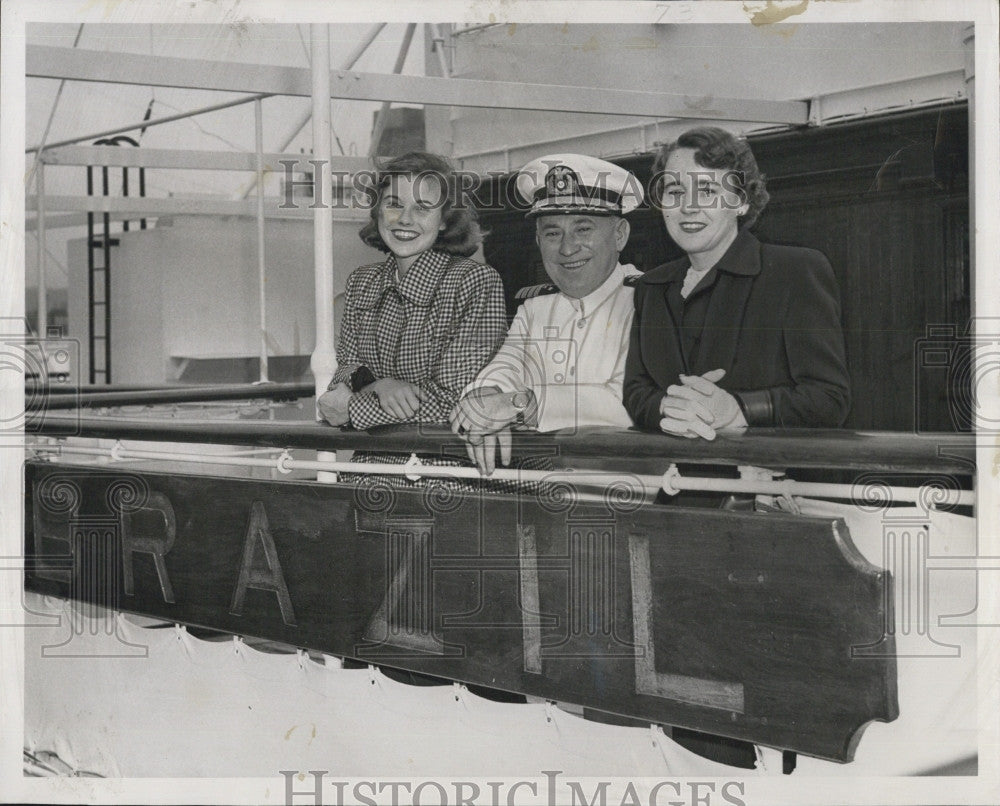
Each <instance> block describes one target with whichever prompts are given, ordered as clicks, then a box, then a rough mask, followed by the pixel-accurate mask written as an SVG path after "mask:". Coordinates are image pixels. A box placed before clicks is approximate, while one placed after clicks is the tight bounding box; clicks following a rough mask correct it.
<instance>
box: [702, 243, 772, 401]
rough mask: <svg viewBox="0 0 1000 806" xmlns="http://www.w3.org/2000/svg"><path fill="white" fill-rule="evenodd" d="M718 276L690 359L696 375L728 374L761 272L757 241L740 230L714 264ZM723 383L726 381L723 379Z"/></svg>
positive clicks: (723, 384)
mask: <svg viewBox="0 0 1000 806" xmlns="http://www.w3.org/2000/svg"><path fill="white" fill-rule="evenodd" d="M717 268H718V270H719V276H718V278H717V279H716V282H715V288H713V289H712V297H711V299H710V300H709V303H708V310H707V311H706V313H705V326H704V329H703V330H702V338H701V349H700V350H699V351H698V355H697V356H696V357H695V360H694V361H692V366H691V371H692V372H695V373H697V374H699V375H701V374H704V373H705V372H708V371H709V370H713V369H724V370H725V371H726V374H727V376H731V374H732V368H733V362H734V361H735V359H736V350H737V348H738V346H739V341H740V331H741V330H742V328H743V315H744V313H745V312H746V307H747V301H748V300H749V299H750V292H751V290H752V289H753V284H754V280H755V279H756V277H757V275H758V274H760V269H761V264H760V242H759V241H758V240H757V239H756V238H754V237H753V236H752V235H750V233H748V232H745V231H741V232H740V234H739V235H738V236H737V240H736V241H734V242H733V245H732V246H731V247H730V249H729V250H728V251H727V252H726V254H725V255H723V257H722V259H721V260H720V261H719V263H718V264H717ZM722 386H726V381H725V380H724V381H723V382H722Z"/></svg>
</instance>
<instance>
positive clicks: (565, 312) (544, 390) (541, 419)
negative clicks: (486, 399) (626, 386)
mask: <svg viewBox="0 0 1000 806" xmlns="http://www.w3.org/2000/svg"><path fill="white" fill-rule="evenodd" d="M640 274H641V272H640V271H639V270H638V269H636V268H635V266H633V265H631V264H627V265H625V266H623V265H621V264H618V265H617V266H615V268H614V270H613V271H612V272H611V274H610V275H609V276H608V279H607V280H605V281H604V283H602V284H601V285H600V286H599V287H598V288H597V290H595V291H593V292H591V293H590V294H588V295H587V296H585V297H583V298H582V299H575V298H573V297H568V296H566V295H565V294H563V293H561V292H560V293H555V294H546V295H544V296H539V297H533V298H531V299H528V300H525V302H524V303H523V304H522V305H521V307H520V308H519V309H518V311H517V315H516V316H515V317H514V321H513V323H512V324H511V326H510V330H509V331H508V334H507V339H506V341H504V344H503V346H502V347H501V348H500V351H499V352H498V353H497V354H496V356H495V357H494V358H493V360H492V361H491V362H490V363H489V364H487V365H486V366H485V367H483V369H482V370H480V372H479V375H477V376H476V380H475V381H473V382H472V383H471V384H470V385H469V386H468V387H466V389H465V393H467V392H470V391H472V390H474V389H478V388H481V387H489V386H493V387H497V388H499V389H500V390H501V391H503V392H519V391H527V390H531V391H532V392H533V393H534V395H535V400H536V401H537V403H538V430H539V431H555V430H557V429H561V428H574V427H580V426H585V425H609V426H617V427H619V428H627V427H629V426H631V425H632V421H631V419H630V418H629V416H628V413H627V412H626V411H625V407H624V406H623V405H622V381H623V379H624V376H625V357H626V354H627V353H628V339H629V329H630V328H631V326H632V315H633V313H634V307H633V302H632V293H633V292H632V287H631V286H630V285H625V278H626V277H629V276H638V275H640ZM463 394H464V393H463Z"/></svg>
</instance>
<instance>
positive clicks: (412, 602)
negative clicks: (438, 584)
mask: <svg viewBox="0 0 1000 806" xmlns="http://www.w3.org/2000/svg"><path fill="white" fill-rule="evenodd" d="M386 525H387V527H388V528H387V534H386V554H385V558H386V560H385V567H386V578H387V579H389V578H390V577H391V582H389V585H388V589H387V590H386V593H385V596H384V597H383V598H382V601H381V603H380V604H379V606H378V609H377V610H376V611H375V613H374V614H373V615H372V617H371V620H370V621H369V622H368V628H367V629H366V630H365V636H364V637H365V641H367V642H370V643H368V644H362V645H360V646H359V647H358V649H359V650H360V651H362V652H363V653H364V654H366V655H371V654H377V655H378V656H379V657H395V656H402V657H406V656H407V654H408V653H405V652H404V653H399V652H396V651H394V650H392V649H385V648H384V646H385V645H386V644H388V645H391V646H393V647H400V648H402V649H404V650H415V651H416V652H418V653H420V654H426V653H430V654H433V655H445V654H460V650H459V648H458V647H450V646H448V645H447V644H445V642H444V641H442V640H441V639H440V638H438V637H437V636H436V635H435V634H434V619H433V612H434V604H433V603H434V592H433V586H432V580H431V530H432V528H433V526H434V521H433V520H425V519H422V518H389V519H387V521H386Z"/></svg>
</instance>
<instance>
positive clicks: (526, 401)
mask: <svg viewBox="0 0 1000 806" xmlns="http://www.w3.org/2000/svg"><path fill="white" fill-rule="evenodd" d="M510 405H511V406H513V407H514V409H515V410H516V411H517V416H516V417H515V418H514V421H515V422H516V423H518V425H524V412H525V411H526V410H527V408H528V406H530V405H531V392H513V393H512V394H511V396H510Z"/></svg>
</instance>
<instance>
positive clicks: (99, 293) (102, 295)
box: [87, 135, 146, 384]
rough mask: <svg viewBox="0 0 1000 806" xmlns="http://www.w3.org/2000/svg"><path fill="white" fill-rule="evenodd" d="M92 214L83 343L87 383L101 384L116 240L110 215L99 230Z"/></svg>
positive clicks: (104, 184) (105, 374) (114, 141)
mask: <svg viewBox="0 0 1000 806" xmlns="http://www.w3.org/2000/svg"><path fill="white" fill-rule="evenodd" d="M122 144H128V145H132V146H135V147H137V148H138V146H139V143H138V142H137V141H135V140H133V139H132V138H131V137H127V136H125V135H118V136H117V137H111V138H108V139H103V140H95V141H94V143H93V145H95V146H119V145H122ZM95 167H97V166H94V165H88V166H87V195H88V196H93V195H94V168H95ZM128 179H129V169H128V166H122V174H121V180H122V184H121V193H122V196H125V197H127V196H128V195H129V184H128ZM101 195H103V196H109V195H110V188H109V171H108V166H107V165H103V166H101ZM145 195H146V169H145V168H139V196H145ZM94 219H95V214H94V213H93V212H88V213H87V318H88V327H87V342H88V349H89V357H90V361H89V366H90V383H92V384H94V383H97V377H98V376H101V381H102V382H103V383H106V384H108V383H111V247H112V246H118V245H119V243H120V241H119V239H118V238H115V237H113V236H112V233H111V214H110V213H107V212H105V213H102V214H101V225H100V228H98V227H97V226H95V220H94ZM139 227H140V229H146V219H145V218H143V219H140V221H139ZM128 229H129V222H128V221H127V220H126V221H123V222H122V231H123V232H128Z"/></svg>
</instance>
